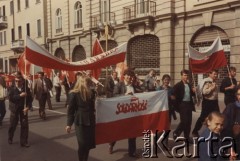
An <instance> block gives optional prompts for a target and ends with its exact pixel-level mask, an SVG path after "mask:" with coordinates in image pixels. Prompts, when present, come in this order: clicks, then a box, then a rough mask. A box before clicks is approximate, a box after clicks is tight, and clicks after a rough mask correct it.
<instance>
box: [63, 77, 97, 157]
mask: <svg viewBox="0 0 240 161" xmlns="http://www.w3.org/2000/svg"><path fill="white" fill-rule="evenodd" d="M90 85H91V79H90V78H89V77H87V76H80V77H79V78H78V79H77V82H76V84H75V86H74V88H73V89H72V90H71V91H70V92H69V102H68V104H69V107H68V113H67V126H66V128H65V129H66V131H67V132H68V133H70V131H71V126H72V124H73V122H74V124H75V130H76V136H77V140H78V158H79V161H87V160H88V155H89V150H90V149H93V148H95V107H94V104H95V92H94V90H91V89H90Z"/></svg>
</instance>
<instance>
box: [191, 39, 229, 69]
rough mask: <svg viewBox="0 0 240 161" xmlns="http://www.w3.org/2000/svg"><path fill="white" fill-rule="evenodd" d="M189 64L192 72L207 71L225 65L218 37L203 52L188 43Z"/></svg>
mask: <svg viewBox="0 0 240 161" xmlns="http://www.w3.org/2000/svg"><path fill="white" fill-rule="evenodd" d="M188 52H189V64H190V68H191V71H192V72H193V73H208V72H210V71H212V70H213V69H217V68H220V67H223V66H226V65H227V60H226V57H225V54H224V50H223V46H222V42H221V39H220V37H217V38H216V39H215V40H214V42H213V44H212V45H211V46H210V47H209V48H208V50H206V51H205V52H199V51H197V50H195V49H194V48H192V47H191V46H189V45H188Z"/></svg>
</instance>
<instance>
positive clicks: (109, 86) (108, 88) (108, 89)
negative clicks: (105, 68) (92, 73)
mask: <svg viewBox="0 0 240 161" xmlns="http://www.w3.org/2000/svg"><path fill="white" fill-rule="evenodd" d="M114 86H115V84H114V81H113V78H112V76H108V77H107V79H106V81H105V93H106V97H107V98H110V97H113V90H114Z"/></svg>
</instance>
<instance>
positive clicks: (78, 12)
mask: <svg viewBox="0 0 240 161" xmlns="http://www.w3.org/2000/svg"><path fill="white" fill-rule="evenodd" d="M74 11H75V17H74V28H75V29H76V28H82V4H81V2H79V1H78V2H76V3H75V6H74Z"/></svg>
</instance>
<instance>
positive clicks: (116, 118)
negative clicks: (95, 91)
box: [96, 90, 169, 144]
mask: <svg viewBox="0 0 240 161" xmlns="http://www.w3.org/2000/svg"><path fill="white" fill-rule="evenodd" d="M167 98H168V96H167V91H165V90H162V91H156V92H148V93H137V94H135V95H133V96H130V95H127V96H119V97H113V98H107V99H97V101H96V143H97V144H103V143H110V142H112V141H116V140H121V139H126V138H133V137H138V136H142V134H143V131H145V130H152V131H154V132H155V131H156V130H158V131H162V130H168V129H169V115H168V99H167Z"/></svg>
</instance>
